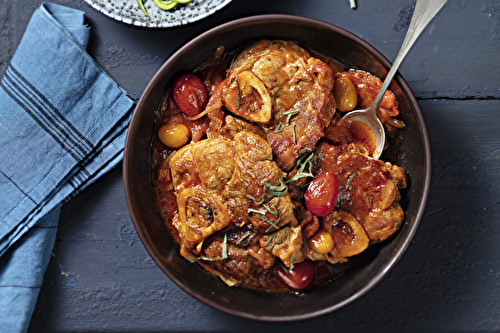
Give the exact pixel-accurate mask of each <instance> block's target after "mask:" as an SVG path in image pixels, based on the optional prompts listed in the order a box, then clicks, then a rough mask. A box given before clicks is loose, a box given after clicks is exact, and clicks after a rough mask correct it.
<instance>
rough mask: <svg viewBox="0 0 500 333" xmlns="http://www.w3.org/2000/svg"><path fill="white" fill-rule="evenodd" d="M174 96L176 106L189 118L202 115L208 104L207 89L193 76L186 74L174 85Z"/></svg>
mask: <svg viewBox="0 0 500 333" xmlns="http://www.w3.org/2000/svg"><path fill="white" fill-rule="evenodd" d="M173 95H174V101H175V104H177V106H178V107H179V109H181V111H182V112H184V113H185V114H186V115H188V116H189V117H194V116H196V115H197V114H198V113H200V112H201V111H202V110H203V109H204V108H205V106H206V105H207V102H208V92H207V88H205V86H204V85H203V82H201V80H200V79H199V78H198V77H197V76H196V75H193V74H185V75H182V76H181V77H180V78H178V79H177V80H176V81H175V83H174V88H173Z"/></svg>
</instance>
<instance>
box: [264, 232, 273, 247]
mask: <svg viewBox="0 0 500 333" xmlns="http://www.w3.org/2000/svg"><path fill="white" fill-rule="evenodd" d="M273 238H274V234H271V236H269V238H268V239H267V241H266V242H265V243H264V246H268V245H269V243H271V241H272V239H273Z"/></svg>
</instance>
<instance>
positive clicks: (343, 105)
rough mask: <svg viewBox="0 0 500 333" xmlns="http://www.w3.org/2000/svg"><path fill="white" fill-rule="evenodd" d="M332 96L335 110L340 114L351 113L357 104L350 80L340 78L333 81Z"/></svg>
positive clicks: (343, 77)
mask: <svg viewBox="0 0 500 333" xmlns="http://www.w3.org/2000/svg"><path fill="white" fill-rule="evenodd" d="M333 96H334V97H335V103H337V109H338V110H339V111H341V112H346V111H351V110H353V109H354V108H355V107H356V104H357V103H358V94H357V93H356V88H355V87H354V84H353V83H352V81H351V79H349V78H348V77H345V76H341V77H339V78H338V79H336V80H335V84H334V86H333Z"/></svg>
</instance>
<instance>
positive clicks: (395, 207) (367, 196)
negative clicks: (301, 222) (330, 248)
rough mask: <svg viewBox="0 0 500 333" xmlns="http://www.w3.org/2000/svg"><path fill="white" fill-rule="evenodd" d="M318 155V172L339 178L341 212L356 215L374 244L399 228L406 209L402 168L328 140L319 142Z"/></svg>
mask: <svg viewBox="0 0 500 333" xmlns="http://www.w3.org/2000/svg"><path fill="white" fill-rule="evenodd" d="M318 154H320V155H321V156H322V159H321V163H320V166H319V172H331V173H333V174H334V175H335V176H336V177H337V180H338V183H339V188H340V189H341V190H340V192H339V201H338V204H337V205H338V211H340V212H346V213H348V214H350V215H351V216H352V217H354V219H355V220H356V221H358V222H359V223H360V224H361V226H362V227H363V229H364V231H365V232H366V234H367V236H368V238H369V240H370V242H371V243H375V242H379V241H383V240H385V239H387V238H388V237H389V236H391V235H392V234H393V233H394V232H396V231H397V230H398V229H399V228H400V226H401V223H402V222H403V219H404V212H403V209H402V208H401V205H400V204H399V200H400V198H401V195H400V191H399V189H400V188H405V187H406V175H405V174H404V170H403V169H402V168H401V167H398V166H396V165H392V164H391V163H389V162H385V163H384V162H383V161H381V160H374V159H372V158H370V157H367V156H366V155H363V154H361V153H358V152H346V151H342V150H341V149H340V148H339V147H337V146H332V145H330V144H328V143H325V142H321V143H320V144H318ZM323 223H325V221H323Z"/></svg>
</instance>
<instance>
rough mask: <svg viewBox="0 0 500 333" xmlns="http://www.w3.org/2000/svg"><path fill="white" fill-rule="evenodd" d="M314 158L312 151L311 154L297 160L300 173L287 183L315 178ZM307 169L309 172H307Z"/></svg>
mask: <svg viewBox="0 0 500 333" xmlns="http://www.w3.org/2000/svg"><path fill="white" fill-rule="evenodd" d="M313 157H314V150H312V151H311V152H310V153H309V154H304V155H302V156H300V157H299V158H298V159H297V163H296V168H297V167H298V171H297V173H296V174H295V175H293V176H292V178H290V179H287V180H286V181H285V183H291V182H293V181H296V180H298V179H300V178H304V177H314V175H313V174H312V162H313V161H312V158H313ZM306 167H307V170H306Z"/></svg>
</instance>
